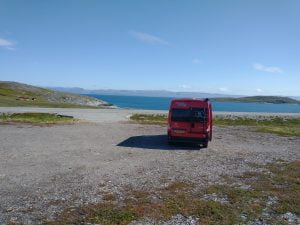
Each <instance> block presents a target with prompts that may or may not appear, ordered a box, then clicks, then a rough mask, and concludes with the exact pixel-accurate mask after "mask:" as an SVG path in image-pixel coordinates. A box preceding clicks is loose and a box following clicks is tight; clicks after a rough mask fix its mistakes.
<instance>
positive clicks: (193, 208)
mask: <svg viewBox="0 0 300 225" xmlns="http://www.w3.org/2000/svg"><path fill="white" fill-rule="evenodd" d="M263 168H264V171H265V172H246V173H245V174H243V175H242V176H238V177H233V178H232V179H233V180H234V181H233V183H232V182H229V183H227V184H224V185H212V186H208V187H206V188H204V189H201V190H199V189H198V188H196V189H195V187H197V185H195V184H188V183H185V182H182V181H175V182H174V183H171V184H170V185H169V186H167V187H165V188H162V189H158V190H152V191H151V192H148V191H132V190H129V189H128V191H127V192H126V193H124V196H126V197H125V199H123V200H120V199H119V200H118V199H117V198H114V200H112V201H110V200H107V201H106V202H103V203H100V204H90V205H84V206H82V207H79V208H70V209H66V210H65V211H64V212H63V213H61V214H60V215H59V216H58V217H57V219H56V220H54V221H49V222H45V224H47V225H54V224H64V225H68V224H87V223H99V224H104V225H112V224H121V225H125V224H129V223H130V222H131V221H133V220H138V219H142V218H145V217H148V218H152V219H154V220H156V221H162V220H168V219H170V218H171V217H172V216H173V215H176V214H182V215H184V216H193V217H197V218H199V222H200V224H202V225H213V224H222V225H231V224H247V222H249V221H253V220H255V219H260V218H262V216H263V212H264V211H266V210H267V211H268V213H269V215H270V216H269V218H265V219H266V222H267V224H275V225H276V224H278V225H279V224H285V222H286V221H284V219H282V217H281V215H282V214H284V213H286V212H291V213H294V214H296V215H298V216H299V215H300V208H299V205H300V186H299V185H300V161H294V162H289V163H288V162H280V163H278V162H277V163H271V164H268V165H266V166H263ZM235 182H238V183H241V182H242V183H243V184H246V185H249V186H250V188H249V189H242V188H239V186H236V185H235ZM209 194H214V195H216V196H218V197H222V198H226V199H227V202H226V203H221V202H218V201H214V200H207V199H205V198H204V196H207V195H209ZM153 196H155V198H153ZM270 198H273V199H276V200H275V201H274V202H273V204H268V203H267V202H268V201H269V199H270ZM241 215H243V216H244V218H242V217H241Z"/></svg>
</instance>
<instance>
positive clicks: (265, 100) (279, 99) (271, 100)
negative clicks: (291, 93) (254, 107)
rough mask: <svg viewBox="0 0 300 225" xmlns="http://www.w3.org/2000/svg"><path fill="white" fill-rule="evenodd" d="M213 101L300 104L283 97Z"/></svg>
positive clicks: (214, 99) (255, 97)
mask: <svg viewBox="0 0 300 225" xmlns="http://www.w3.org/2000/svg"><path fill="white" fill-rule="evenodd" d="M211 100H213V101H221V102H255V103H273V104H287V103H289V104H300V101H299V100H296V99H293V98H289V97H281V96H252V97H240V98H213V99H211Z"/></svg>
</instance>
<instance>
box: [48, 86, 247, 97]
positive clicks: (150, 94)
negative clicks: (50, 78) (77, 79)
mask: <svg viewBox="0 0 300 225" xmlns="http://www.w3.org/2000/svg"><path fill="white" fill-rule="evenodd" d="M48 88H49V89H52V90H56V91H64V92H69V93H76V94H95V95H120V96H145V97H174V98H217V97H220V98H222V97H241V96H242V95H225V94H215V93H203V92H175V91H166V90H114V89H99V90H87V89H83V88H78V87H71V88H65V87H48Z"/></svg>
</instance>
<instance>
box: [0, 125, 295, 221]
mask: <svg viewBox="0 0 300 225" xmlns="http://www.w3.org/2000/svg"><path fill="white" fill-rule="evenodd" d="M165 133H166V131H165V128H164V127H161V126H153V125H152V126H151V125H150V126H146V125H138V124H130V123H128V122H102V123H85V124H76V125H62V126H50V127H38V126H30V125H0V143H1V145H0V155H1V158H0V224H3V223H4V224H5V223H6V222H8V221H20V222H23V223H24V224H36V223H37V222H40V221H41V220H43V219H45V218H49V217H52V216H53V215H54V214H55V212H58V211H60V210H61V209H63V208H64V207H66V206H68V207H70V206H73V205H78V204H81V203H84V202H98V201H101V198H102V197H103V193H105V192H114V193H117V194H118V195H119V196H120V197H122V188H124V187H128V186H131V187H135V188H137V189H139V188H140V189H151V188H159V187H162V186H165V185H167V184H168V183H170V182H171V181H174V180H178V179H179V180H183V181H186V182H193V183H197V184H198V185H199V186H201V185H208V184H212V183H216V182H222V177H224V176H223V175H229V176H232V175H236V174H240V173H242V172H244V171H247V170H251V166H250V165H251V164H252V163H258V164H261V163H267V162H270V161H272V160H274V159H284V160H296V159H298V160H299V159H300V149H299V146H300V140H299V138H298V139H297V138H291V137H278V136H276V135H272V134H265V133H257V132H253V131H251V130H248V129H247V128H215V130H214V139H213V142H212V143H210V145H209V147H208V148H207V149H200V150H199V149H198V148H196V147H195V146H174V147H170V146H168V145H167V142H166V136H165Z"/></svg>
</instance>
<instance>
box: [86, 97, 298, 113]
mask: <svg viewBox="0 0 300 225" xmlns="http://www.w3.org/2000/svg"><path fill="white" fill-rule="evenodd" d="M89 96H92V97H95V98H98V99H102V100H104V101H106V102H109V103H111V104H113V105H115V106H118V107H120V108H132V109H151V110H168V109H169V105H170V101H171V99H173V98H168V97H143V96H116V95H89ZM212 105H213V110H214V111H227V112H270V113H300V105H296V104H268V103H240V102H217V101H214V102H212Z"/></svg>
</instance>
